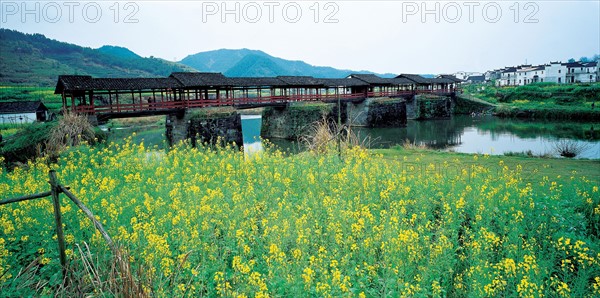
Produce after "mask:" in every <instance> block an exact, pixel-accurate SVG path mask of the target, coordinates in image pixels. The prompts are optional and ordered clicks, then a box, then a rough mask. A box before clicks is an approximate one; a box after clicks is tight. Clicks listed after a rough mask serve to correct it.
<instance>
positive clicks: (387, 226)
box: [0, 140, 600, 297]
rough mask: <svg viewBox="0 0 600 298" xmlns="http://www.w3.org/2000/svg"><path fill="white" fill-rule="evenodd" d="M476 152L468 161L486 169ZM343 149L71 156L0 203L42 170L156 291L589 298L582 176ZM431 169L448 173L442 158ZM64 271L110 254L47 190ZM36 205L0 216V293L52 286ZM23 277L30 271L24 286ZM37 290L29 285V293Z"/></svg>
mask: <svg viewBox="0 0 600 298" xmlns="http://www.w3.org/2000/svg"><path fill="white" fill-rule="evenodd" d="M485 158H487V157H486V156H475V157H474V160H475V159H485ZM406 162H410V163H413V164H416V163H418V162H419V161H418V160H416V159H415V160H405V159H398V160H383V159H382V158H381V157H380V156H374V155H372V154H369V153H368V152H367V151H365V150H362V149H359V148H355V149H350V150H348V151H347V152H345V156H344V159H343V160H340V159H339V158H338V157H337V156H336V155H335V154H331V155H319V156H316V155H311V154H308V153H305V154H300V155H294V156H284V155H283V154H282V153H281V152H278V151H273V150H267V151H266V152H264V153H263V154H260V155H255V156H253V158H251V159H247V158H245V157H244V153H243V152H239V151H237V150H235V149H232V148H228V147H222V148H211V147H202V148H197V149H196V148H189V147H187V146H186V145H181V146H176V147H174V148H172V149H171V150H169V151H168V152H166V153H164V152H159V151H158V150H157V149H156V148H146V147H145V146H144V145H143V144H140V145H136V144H133V143H132V142H131V141H130V140H129V141H128V142H126V143H125V144H122V145H118V144H110V145H106V146H105V147H96V148H90V147H77V148H71V149H70V150H69V151H68V152H66V153H65V154H64V155H63V157H62V158H61V159H60V160H59V161H58V163H57V164H52V165H50V166H48V165H47V161H46V160H43V159H40V160H37V161H35V162H30V163H29V164H28V165H27V167H26V168H16V169H14V170H13V171H7V170H5V169H0V174H1V176H0V193H1V194H2V197H15V196H19V195H24V194H30V193H34V192H41V191H45V190H47V189H48V185H47V182H46V181H47V172H48V170H50V169H55V170H56V171H57V174H58V177H59V179H60V180H61V182H62V183H63V184H65V185H68V186H69V187H71V190H72V192H73V193H74V194H75V195H76V196H77V197H79V198H80V199H81V200H82V201H83V202H84V203H85V204H86V205H87V206H88V207H89V208H90V209H91V210H92V211H93V212H94V214H95V215H96V217H97V218H98V219H99V220H100V221H101V222H102V223H103V224H104V225H105V227H106V228H107V230H108V233H109V234H110V235H111V237H112V238H113V240H115V241H116V242H117V243H119V244H120V245H122V246H123V247H124V248H125V249H126V250H127V251H128V255H129V256H130V260H129V261H130V263H131V264H132V265H131V267H132V268H146V270H144V271H143V272H136V274H140V275H141V276H142V277H141V278H140V280H144V281H148V282H147V284H145V285H144V288H145V289H146V290H147V291H148V292H150V293H153V294H154V295H156V296H164V295H176V296H182V295H188V296H201V295H204V296H227V297H230V296H235V297H270V296H282V295H287V296H294V297H295V296H300V297H303V296H323V297H334V296H335V297H337V296H344V297H345V296H351V297H357V296H358V297H373V296H384V295H388V296H393V297H403V296H404V297H422V296H431V297H443V296H452V297H462V296H476V297H486V296H487V297H496V296H508V297H517V296H520V297H543V296H549V297H559V296H560V297H563V296H567V297H568V296H577V297H597V296H598V295H600V242H599V240H598V229H599V228H600V227H599V226H598V220H599V219H600V212H598V211H597V210H600V193H599V191H598V185H597V184H595V183H594V182H593V181H589V180H587V179H586V178H585V177H574V178H573V179H570V180H569V183H568V184H567V183H564V181H565V180H560V179H558V178H557V177H545V178H544V179H542V180H541V181H538V182H536V183H531V182H527V181H524V180H523V179H522V177H521V171H522V169H521V168H520V167H517V168H515V169H510V168H508V167H507V166H505V165H504V164H501V166H502V171H501V173H495V172H494V173H492V172H491V171H489V170H488V169H486V168H485V167H483V166H477V165H471V166H469V168H468V169H465V168H463V169H462V170H459V171H448V172H447V173H450V174H446V175H441V174H439V173H434V172H433V171H431V170H430V166H426V168H425V169H427V170H426V171H415V170H414V167H413V168H412V170H411V166H409V167H407V166H406ZM443 167H448V168H451V167H456V163H454V162H451V161H449V162H447V163H444V165H443ZM61 198H62V206H63V210H62V211H63V222H64V231H65V235H66V240H67V241H66V242H67V246H68V247H67V248H68V249H69V253H68V258H69V262H71V263H76V262H79V261H80V256H79V255H78V253H77V252H78V248H77V247H78V245H80V246H81V245H84V242H85V243H87V244H89V246H90V249H91V250H92V251H93V252H94V253H96V254H97V255H98V256H100V257H102V256H104V257H106V256H107V255H108V254H109V253H110V252H109V250H108V248H107V246H106V244H105V243H104V242H103V239H102V237H101V236H100V235H99V233H97V232H95V230H94V228H93V226H92V224H91V223H90V222H89V221H88V220H87V219H86V218H85V217H83V216H82V215H81V214H80V212H79V211H78V209H77V208H76V207H74V206H73V205H72V204H71V203H70V202H69V201H68V199H67V198H65V197H64V196H61ZM53 237H55V235H54V229H53V209H52V203H51V201H50V200H49V199H39V200H33V201H27V202H21V203H17V204H9V205H4V206H0V290H1V291H2V292H3V293H13V294H15V293H16V294H26V295H32V294H35V293H32V292H31V291H34V290H33V288H31V287H29V288H28V287H25V288H23V287H19V282H20V281H21V279H19V278H24V277H19V278H17V277H18V276H19V272H20V270H21V269H23V268H24V267H26V266H27V265H29V264H30V263H31V262H32V261H34V260H38V263H39V264H38V265H37V266H38V267H39V268H40V270H39V271H37V273H36V274H35V275H34V276H33V277H31V278H33V279H34V280H35V282H41V283H46V292H43V293H49V292H51V291H52V290H53V287H54V286H56V284H53V283H52V282H50V281H55V279H53V272H58V271H59V268H60V263H59V260H58V252H57V247H56V241H55V238H53ZM28 278H29V277H28ZM42 291H43V290H42Z"/></svg>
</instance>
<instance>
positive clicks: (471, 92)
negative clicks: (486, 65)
mask: <svg viewBox="0 0 600 298" xmlns="http://www.w3.org/2000/svg"><path fill="white" fill-rule="evenodd" d="M464 93H465V95H466V96H468V97H473V98H477V99H479V100H483V101H485V102H488V103H490V104H492V105H495V106H496V107H495V109H494V111H493V113H494V115H497V116H499V117H505V118H527V119H547V120H574V121H597V119H600V107H599V106H598V105H600V83H592V84H568V85H565V84H560V85H559V84H554V83H534V84H530V85H526V86H510V87H496V86H494V85H493V84H491V83H487V84H472V85H467V86H465V87H464Z"/></svg>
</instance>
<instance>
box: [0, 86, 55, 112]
mask: <svg viewBox="0 0 600 298" xmlns="http://www.w3.org/2000/svg"><path fill="white" fill-rule="evenodd" d="M35 100H41V101H42V102H43V103H44V105H46V107H47V108H48V109H50V110H51V111H53V112H58V111H60V109H61V108H62V99H61V97H60V95H58V94H54V87H36V86H0V101H35Z"/></svg>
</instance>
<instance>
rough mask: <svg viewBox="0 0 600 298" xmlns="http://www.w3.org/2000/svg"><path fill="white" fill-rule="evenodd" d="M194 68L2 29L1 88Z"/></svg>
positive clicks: (110, 48) (118, 49) (163, 73)
mask: <svg viewBox="0 0 600 298" xmlns="http://www.w3.org/2000/svg"><path fill="white" fill-rule="evenodd" d="M174 71H194V69H192V68H190V67H188V66H185V65H182V64H178V63H174V62H169V61H166V60H163V59H158V58H153V57H150V58H143V57H140V56H139V55H137V54H135V53H134V52H132V51H130V50H128V49H126V48H122V47H115V46H103V47H101V48H99V49H92V48H87V47H81V46H78V45H74V44H69V43H65V42H60V41H56V40H53V39H49V38H46V37H45V36H44V35H42V34H25V33H21V32H18V31H13V30H8V29H0V85H29V86H52V85H54V84H56V78H57V76H58V75H59V74H80V75H83V74H85V75H92V76H97V77H150V76H167V75H169V74H170V73H171V72H174Z"/></svg>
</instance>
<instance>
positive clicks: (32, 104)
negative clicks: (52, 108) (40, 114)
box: [0, 101, 48, 114]
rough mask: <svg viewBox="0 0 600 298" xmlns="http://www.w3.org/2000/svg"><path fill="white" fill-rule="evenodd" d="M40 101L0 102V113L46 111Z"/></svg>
mask: <svg viewBox="0 0 600 298" xmlns="http://www.w3.org/2000/svg"><path fill="white" fill-rule="evenodd" d="M47 110H48V108H46V106H45V105H44V104H43V103H42V102H41V101H15V102H0V114H13V113H25V112H37V111H47Z"/></svg>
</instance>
